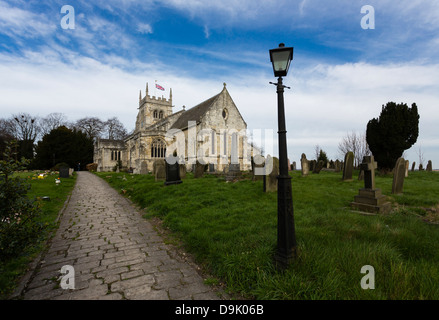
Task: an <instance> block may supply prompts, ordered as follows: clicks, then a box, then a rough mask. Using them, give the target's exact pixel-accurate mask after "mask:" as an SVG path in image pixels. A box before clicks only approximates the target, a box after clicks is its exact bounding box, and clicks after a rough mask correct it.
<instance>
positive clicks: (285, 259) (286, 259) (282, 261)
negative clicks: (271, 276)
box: [274, 248, 297, 271]
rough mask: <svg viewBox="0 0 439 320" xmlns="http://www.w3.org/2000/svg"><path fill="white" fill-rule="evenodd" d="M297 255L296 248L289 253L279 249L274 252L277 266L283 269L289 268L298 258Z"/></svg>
mask: <svg viewBox="0 0 439 320" xmlns="http://www.w3.org/2000/svg"><path fill="white" fill-rule="evenodd" d="M296 256H297V252H296V248H294V249H293V250H292V251H290V252H289V253H288V254H285V253H282V252H279V251H277V252H276V253H275V254H274V263H275V265H276V268H277V269H278V270H281V271H283V270H285V269H287V268H288V267H289V266H290V265H291V263H292V262H293V261H294V260H295V259H296Z"/></svg>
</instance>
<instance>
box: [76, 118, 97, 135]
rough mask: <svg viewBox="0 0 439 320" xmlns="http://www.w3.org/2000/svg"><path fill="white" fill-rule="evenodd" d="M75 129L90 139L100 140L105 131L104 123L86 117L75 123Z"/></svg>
mask: <svg viewBox="0 0 439 320" xmlns="http://www.w3.org/2000/svg"><path fill="white" fill-rule="evenodd" d="M73 127H74V128H76V129H78V130H81V131H82V132H84V133H85V134H87V136H88V137H89V138H92V139H94V138H98V137H99V136H100V134H101V133H102V131H103V130H104V127H105V126H104V122H103V121H102V120H100V119H99V118H96V117H85V118H81V119H79V120H78V121H76V122H75V124H74V125H73Z"/></svg>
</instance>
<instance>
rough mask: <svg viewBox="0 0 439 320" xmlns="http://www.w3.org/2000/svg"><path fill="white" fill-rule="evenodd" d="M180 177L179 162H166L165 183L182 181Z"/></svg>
mask: <svg viewBox="0 0 439 320" xmlns="http://www.w3.org/2000/svg"><path fill="white" fill-rule="evenodd" d="M182 182H183V181H181V178H180V166H179V164H178V162H175V163H173V164H170V163H168V162H166V181H165V185H166V186H167V185H170V184H179V183H182Z"/></svg>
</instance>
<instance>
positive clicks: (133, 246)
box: [22, 171, 227, 300]
mask: <svg viewBox="0 0 439 320" xmlns="http://www.w3.org/2000/svg"><path fill="white" fill-rule="evenodd" d="M65 265H70V266H72V267H73V269H74V285H75V288H74V289H63V288H62V286H61V277H63V276H65V275H66V274H67V273H65V274H62V273H61V268H62V267H63V266H65ZM24 287H25V288H24V290H23V293H22V296H23V298H24V299H26V300H42V299H54V300H121V299H130V300H151V299H154V300H159V299H160V300H162V299H164V300H167V299H196V300H202V299H208V300H217V299H225V298H227V297H226V295H225V294H224V293H223V292H221V291H218V290H216V289H214V288H212V287H210V286H207V285H205V284H204V282H203V278H202V277H201V275H199V273H198V272H197V270H196V268H195V267H194V266H193V265H192V264H189V263H187V262H186V261H184V260H182V259H180V258H179V256H178V255H177V254H175V249H173V248H171V247H169V246H168V245H165V244H164V242H163V239H162V238H161V236H160V235H159V234H158V233H157V231H155V230H154V227H153V226H152V225H151V223H150V222H149V221H147V220H145V219H143V218H142V217H141V213H140V212H139V211H138V210H137V209H136V208H135V206H134V205H132V203H131V202H130V201H129V200H128V199H126V198H124V197H123V196H121V195H120V194H118V193H117V191H116V190H114V189H113V188H111V187H110V186H109V185H108V184H107V183H106V182H105V181H104V180H102V179H100V178H99V177H97V176H95V175H94V174H91V173H89V172H84V171H82V172H78V177H77V182H76V185H75V188H74V190H73V192H72V195H71V197H70V200H69V202H68V204H67V206H66V208H65V209H64V212H63V214H62V216H61V220H60V226H59V229H58V231H57V232H56V235H55V236H54V237H53V239H52V240H51V243H50V248H49V249H48V251H47V252H46V253H45V255H44V256H43V257H42V259H41V261H40V263H39V265H38V266H37V268H36V270H35V272H34V274H33V276H32V277H31V278H30V280H29V282H28V283H27V284H26V285H25V286H24Z"/></svg>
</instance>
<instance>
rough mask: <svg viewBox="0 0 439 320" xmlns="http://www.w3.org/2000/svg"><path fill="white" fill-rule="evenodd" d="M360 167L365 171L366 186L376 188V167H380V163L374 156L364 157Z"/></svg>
mask: <svg viewBox="0 0 439 320" xmlns="http://www.w3.org/2000/svg"><path fill="white" fill-rule="evenodd" d="M360 168H361V170H363V172H364V188H366V189H375V169H377V168H378V164H377V162H376V161H375V159H374V157H373V156H368V157H364V158H363V163H361V165H360Z"/></svg>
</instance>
